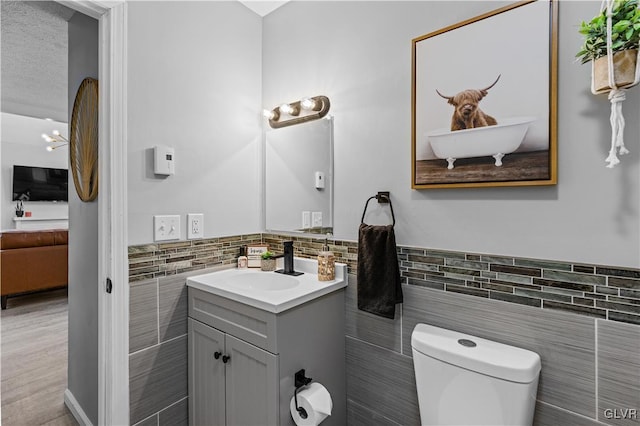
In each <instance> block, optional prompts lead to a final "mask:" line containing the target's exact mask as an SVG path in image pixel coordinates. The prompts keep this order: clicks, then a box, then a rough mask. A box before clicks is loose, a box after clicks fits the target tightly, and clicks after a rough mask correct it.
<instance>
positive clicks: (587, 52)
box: [576, 0, 640, 64]
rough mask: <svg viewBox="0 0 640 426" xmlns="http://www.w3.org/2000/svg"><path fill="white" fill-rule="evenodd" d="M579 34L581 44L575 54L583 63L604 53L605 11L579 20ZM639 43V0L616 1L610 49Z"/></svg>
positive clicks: (618, 48)
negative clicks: (588, 19) (580, 21)
mask: <svg viewBox="0 0 640 426" xmlns="http://www.w3.org/2000/svg"><path fill="white" fill-rule="evenodd" d="M579 32H580V34H582V35H583V36H584V37H585V40H584V44H583V45H582V48H581V49H580V51H579V52H578V53H577V54H576V57H577V58H578V59H580V61H581V62H582V63H583V64H586V63H587V62H589V61H595V60H596V59H598V58H602V57H604V56H607V11H606V9H604V10H602V11H601V12H600V13H599V14H598V15H596V16H595V17H594V18H593V19H592V20H591V21H589V22H584V21H583V22H582V24H581V25H580V30H579ZM639 42H640V9H639V8H638V0H616V1H615V2H614V3H613V10H612V15H611V50H612V51H613V52H621V51H625V50H634V49H635V50H636V51H637V49H638V43H639Z"/></svg>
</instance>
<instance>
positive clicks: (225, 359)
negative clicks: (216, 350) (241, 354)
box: [222, 355, 231, 364]
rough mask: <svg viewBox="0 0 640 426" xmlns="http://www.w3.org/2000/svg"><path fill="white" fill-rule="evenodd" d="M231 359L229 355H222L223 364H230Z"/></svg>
mask: <svg viewBox="0 0 640 426" xmlns="http://www.w3.org/2000/svg"><path fill="white" fill-rule="evenodd" d="M230 359H231V357H230V356H229V355H222V362H224V363H225V364H226V363H227V362H229V360H230Z"/></svg>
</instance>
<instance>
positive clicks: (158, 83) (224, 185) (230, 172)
mask: <svg viewBox="0 0 640 426" xmlns="http://www.w3.org/2000/svg"><path fill="white" fill-rule="evenodd" d="M127 7H128V27H127V32H128V45H127V49H128V61H129V63H128V76H127V78H128V102H129V103H128V150H129V153H128V211H129V217H128V229H129V244H132V245H133V244H143V243H149V242H152V241H153V215H154V214H179V215H181V219H182V221H181V236H182V239H185V238H186V215H187V213H204V224H205V230H204V234H205V237H212V236H224V235H234V234H238V233H247V232H256V231H260V217H259V214H260V169H259V164H260V158H261V157H260V156H261V145H260V144H261V141H262V137H261V125H262V116H261V111H262V109H261V107H262V103H261V90H262V88H261V70H262V55H261V31H262V23H261V18H260V17H259V16H258V15H256V14H255V13H253V12H251V11H250V10H249V9H247V8H246V7H244V6H243V5H242V4H241V3H239V2H236V1H233V2H129V3H128V5H127ZM154 145H169V146H172V147H174V148H175V157H176V173H175V175H173V176H169V177H160V176H155V175H154V174H153V157H152V148H153V146H154Z"/></svg>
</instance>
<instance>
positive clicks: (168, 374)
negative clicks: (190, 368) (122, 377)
mask: <svg viewBox="0 0 640 426" xmlns="http://www.w3.org/2000/svg"><path fill="white" fill-rule="evenodd" d="M186 396H187V336H183V337H179V338H177V339H174V340H171V341H169V342H165V343H162V344H160V345H158V346H154V347H152V348H149V349H146V350H144V351H140V352H138V353H135V354H133V355H131V356H129V401H130V402H129V407H130V408H129V409H130V420H131V423H132V424H134V423H136V422H138V421H140V420H142V419H145V418H146V417H148V416H150V415H152V414H154V413H157V412H158V411H160V410H162V409H164V408H165V407H168V406H169V405H171V404H173V403H175V402H177V401H180V400H181V399H184V398H185V397H186Z"/></svg>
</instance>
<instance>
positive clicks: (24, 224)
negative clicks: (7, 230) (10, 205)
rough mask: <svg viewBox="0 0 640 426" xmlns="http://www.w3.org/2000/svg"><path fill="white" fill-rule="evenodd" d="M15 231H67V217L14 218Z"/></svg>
mask: <svg viewBox="0 0 640 426" xmlns="http://www.w3.org/2000/svg"><path fill="white" fill-rule="evenodd" d="M13 222H14V225H15V227H16V229H20V230H24V229H69V218H68V217H48V218H43V217H14V218H13Z"/></svg>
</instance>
